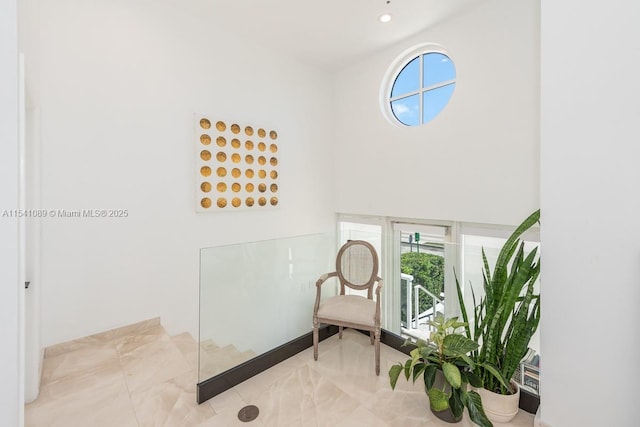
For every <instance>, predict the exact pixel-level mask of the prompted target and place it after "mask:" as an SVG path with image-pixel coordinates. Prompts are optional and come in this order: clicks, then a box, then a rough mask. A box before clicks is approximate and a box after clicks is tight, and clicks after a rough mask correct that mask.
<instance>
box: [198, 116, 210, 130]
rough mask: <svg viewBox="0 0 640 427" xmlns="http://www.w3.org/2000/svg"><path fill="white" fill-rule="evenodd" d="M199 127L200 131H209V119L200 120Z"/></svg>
mask: <svg viewBox="0 0 640 427" xmlns="http://www.w3.org/2000/svg"><path fill="white" fill-rule="evenodd" d="M200 127H201V128H202V129H209V128H210V127H211V122H210V121H209V119H204V118H203V119H200Z"/></svg>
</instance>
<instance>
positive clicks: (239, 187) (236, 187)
mask: <svg viewBox="0 0 640 427" xmlns="http://www.w3.org/2000/svg"><path fill="white" fill-rule="evenodd" d="M240 190H242V185H240V184H238V183H237V182H234V183H233V184H231V191H233V192H234V193H237V192H239V191H240Z"/></svg>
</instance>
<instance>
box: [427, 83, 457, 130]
mask: <svg viewBox="0 0 640 427" xmlns="http://www.w3.org/2000/svg"><path fill="white" fill-rule="evenodd" d="M455 86H456V84H455V83H451V84H450V85H446V86H441V87H439V88H437V89H432V90H428V91H426V92H423V102H422V123H423V124H424V123H429V122H430V121H431V120H432V119H433V118H434V117H435V116H437V115H438V114H440V111H442V110H443V109H444V107H446V106H447V103H448V102H449V98H451V95H453V89H455Z"/></svg>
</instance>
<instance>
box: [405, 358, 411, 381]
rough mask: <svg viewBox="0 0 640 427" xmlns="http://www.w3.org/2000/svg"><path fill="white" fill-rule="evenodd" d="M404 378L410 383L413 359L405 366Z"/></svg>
mask: <svg viewBox="0 0 640 427" xmlns="http://www.w3.org/2000/svg"><path fill="white" fill-rule="evenodd" d="M404 376H405V378H406V379H407V381H409V377H410V376H411V359H409V360H407V361H406V362H405V364H404Z"/></svg>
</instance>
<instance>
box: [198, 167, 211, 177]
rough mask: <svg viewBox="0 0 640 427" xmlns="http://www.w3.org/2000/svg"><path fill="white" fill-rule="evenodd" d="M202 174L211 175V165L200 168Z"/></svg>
mask: <svg viewBox="0 0 640 427" xmlns="http://www.w3.org/2000/svg"><path fill="white" fill-rule="evenodd" d="M200 175H202V176H209V175H211V168H210V167H209V166H203V167H201V168H200Z"/></svg>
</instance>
